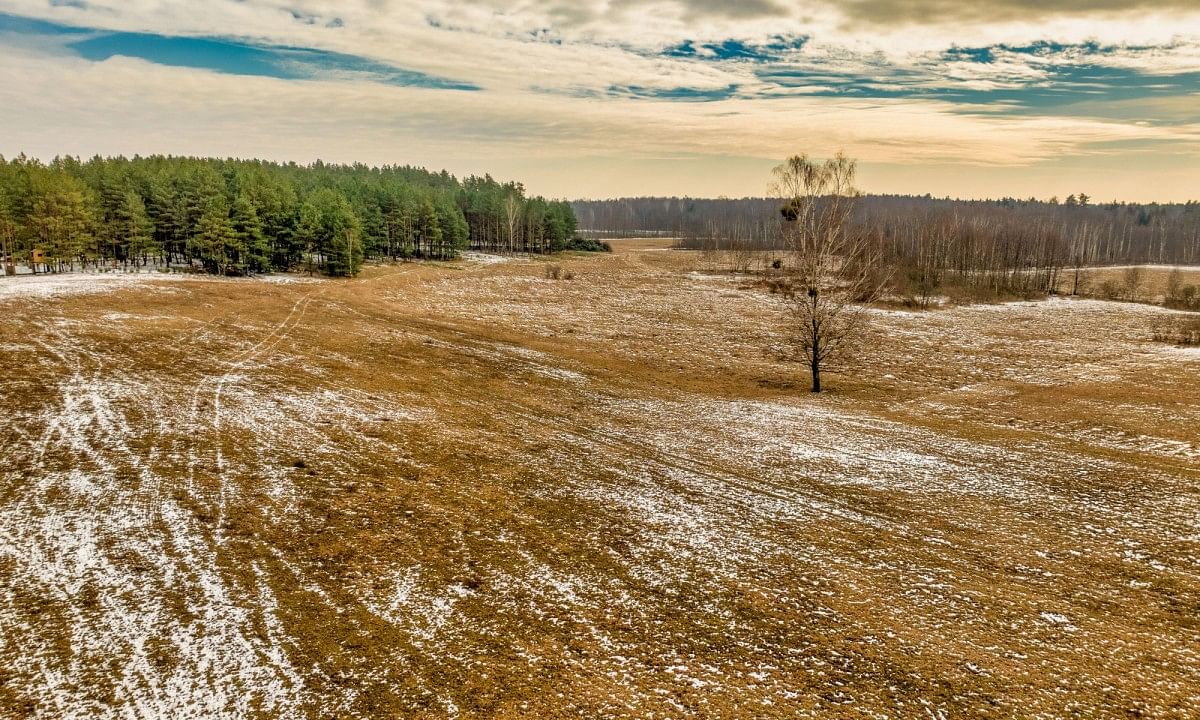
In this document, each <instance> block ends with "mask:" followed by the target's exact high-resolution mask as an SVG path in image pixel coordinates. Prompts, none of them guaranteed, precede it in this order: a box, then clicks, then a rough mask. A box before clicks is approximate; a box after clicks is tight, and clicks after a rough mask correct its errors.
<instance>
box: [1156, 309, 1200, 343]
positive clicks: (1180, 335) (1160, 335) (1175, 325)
mask: <svg viewBox="0 0 1200 720" xmlns="http://www.w3.org/2000/svg"><path fill="white" fill-rule="evenodd" d="M1153 337H1154V339H1155V340H1156V341H1158V342H1165V343H1171V344H1172V345H1200V315H1185V316H1183V317H1173V318H1170V319H1167V320H1162V321H1160V322H1159V323H1158V324H1156V325H1155V326H1154V328H1153Z"/></svg>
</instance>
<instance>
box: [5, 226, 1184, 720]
mask: <svg viewBox="0 0 1200 720" xmlns="http://www.w3.org/2000/svg"><path fill="white" fill-rule="evenodd" d="M669 244H670V241H668V240H640V241H615V242H614V249H615V252H614V253H613V254H612V255H607V254H605V255H590V256H567V257H557V258H555V259H554V260H553V262H554V263H557V264H560V265H561V270H562V272H558V271H557V270H556V271H555V272H548V271H547V268H546V262H545V261H542V260H526V259H506V260H505V261H502V262H496V261H494V258H493V257H492V256H486V255H472V256H469V257H468V258H467V259H466V260H465V261H459V262H453V263H450V262H447V263H409V264H397V265H386V266H367V267H365V268H364V270H363V272H362V274H361V275H360V277H358V278H356V279H343V280H329V279H321V278H294V277H289V276H284V277H283V278H264V279H255V278H219V277H205V276H177V277H176V276H172V277H156V276H153V275H145V276H115V277H112V278H104V279H101V278H91V277H88V276H71V277H70V278H67V277H58V278H44V279H35V280H33V281H28V280H27V279H26V278H10V279H8V280H0V308H2V309H3V312H4V313H5V315H6V316H7V317H8V318H9V319H10V321H9V322H7V323H4V324H3V325H0V359H2V360H3V368H4V374H3V376H2V377H0V407H2V408H3V417H4V422H3V423H0V716H3V717H35V718H110V717H111V718H118V717H146V716H170V717H175V718H180V719H184V718H214V717H237V718H258V717H261V718H329V717H346V718H350V717H360V718H365V717H430V718H432V717H483V716H486V717H571V718H575V717H594V718H646V717H702V718H722V717H764V718H770V717H778V718H795V717H989V716H995V717H1011V716H1014V715H1020V716H1024V717H1046V718H1049V717H1064V716H1072V715H1075V714H1078V715H1081V716H1087V717H1130V716H1141V717H1163V718H1173V717H1178V718H1182V717H1195V716H1196V715H1198V714H1200V624H1198V623H1197V617H1198V609H1200V559H1198V558H1200V551H1198V544H1200V494H1198V490H1197V487H1198V484H1197V481H1198V480H1200V433H1198V432H1197V428H1198V427H1200V383H1198V382H1196V378H1197V377H1200V352H1197V351H1196V350H1195V349H1181V348H1176V347H1173V346H1171V345H1169V344H1165V343H1160V342H1156V341H1154V340H1153V338H1152V336H1151V327H1152V326H1154V324H1155V323H1156V322H1158V321H1160V320H1161V319H1162V318H1164V317H1166V316H1168V315H1170V314H1172V313H1173V312H1175V311H1171V310H1165V309H1162V308H1159V307H1154V306H1150V305H1141V304H1134V303H1122V302H1106V301H1101V300H1072V299H1051V300H1047V301H1040V302H1017V303H1008V304H997V305H973V306H963V307H948V308H944V309H938V310H933V311H928V312H909V311H905V310H895V309H873V310H871V311H870V312H871V314H872V315H873V316H874V318H873V320H874V322H873V323H872V331H871V335H870V336H869V338H868V339H867V342H866V348H867V349H866V351H865V352H862V353H857V354H854V355H852V356H847V361H848V362H853V363H855V365H854V366H850V367H846V366H843V367H830V368H828V369H827V370H826V373H827V374H826V376H825V383H826V390H827V392H826V393H824V394H822V395H812V394H810V393H809V392H807V390H808V388H807V378H806V376H805V368H804V366H802V365H800V364H798V363H793V362H783V361H782V360H781V359H780V357H779V354H780V352H781V351H782V345H783V342H784V340H783V337H782V334H781V333H782V331H783V327H782V325H783V323H784V322H785V318H786V310H785V308H784V301H783V300H782V299H781V297H780V296H778V295H775V294H772V293H770V292H768V291H767V290H766V289H765V288H763V287H760V286H756V285H754V284H752V283H747V282H745V281H744V280H743V279H741V278H738V277H736V276H730V275H727V274H722V273H718V272H713V268H711V267H708V266H706V264H705V262H706V261H705V257H704V256H703V255H702V254H700V253H696V252H690V251H675V250H667V249H666V248H667V247H668V245H669ZM556 277H557V278H558V279H555V278H556ZM567 278H570V279H567ZM281 280H282V281H281ZM1195 281H1196V277H1195V275H1194V274H1193V276H1192V278H1191V279H1190V280H1189V282H1191V283H1195Z"/></svg>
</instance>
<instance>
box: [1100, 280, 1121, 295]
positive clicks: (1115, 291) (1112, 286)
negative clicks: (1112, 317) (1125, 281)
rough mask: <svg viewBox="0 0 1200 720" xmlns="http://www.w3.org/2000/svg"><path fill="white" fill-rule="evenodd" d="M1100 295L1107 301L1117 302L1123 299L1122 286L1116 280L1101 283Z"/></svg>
mask: <svg viewBox="0 0 1200 720" xmlns="http://www.w3.org/2000/svg"><path fill="white" fill-rule="evenodd" d="M1099 293H1100V297H1102V298H1104V299H1105V300H1116V299H1117V298H1119V297H1121V284H1120V283H1118V282H1117V281H1116V280H1105V281H1104V282H1102V283H1100V288H1099Z"/></svg>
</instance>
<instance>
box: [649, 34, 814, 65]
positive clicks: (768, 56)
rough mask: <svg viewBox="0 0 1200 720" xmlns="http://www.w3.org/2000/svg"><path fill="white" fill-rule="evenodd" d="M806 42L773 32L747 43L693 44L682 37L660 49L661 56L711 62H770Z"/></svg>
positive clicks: (740, 41)
mask: <svg viewBox="0 0 1200 720" xmlns="http://www.w3.org/2000/svg"><path fill="white" fill-rule="evenodd" d="M807 42H808V38H807V37H789V36H783V35H777V36H775V37H773V38H771V39H770V40H768V41H767V42H765V43H751V42H745V41H742V40H722V41H721V42H710V43H697V42H695V41H693V40H685V41H684V42H682V43H680V44H678V45H674V46H672V47H668V48H667V49H666V50H663V51H662V56H663V57H669V58H685V59H693V60H709V61H712V62H722V61H729V60H743V61H750V62H771V61H778V60H782V59H783V58H784V57H785V56H786V55H787V54H788V53H790V52H795V51H797V50H800V49H801V48H803V47H804V44H805V43H807Z"/></svg>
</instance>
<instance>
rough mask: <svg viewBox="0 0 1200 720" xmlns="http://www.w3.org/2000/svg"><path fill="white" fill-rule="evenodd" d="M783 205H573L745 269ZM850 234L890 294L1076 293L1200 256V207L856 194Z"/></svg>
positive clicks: (778, 222)
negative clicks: (1102, 271)
mask: <svg viewBox="0 0 1200 720" xmlns="http://www.w3.org/2000/svg"><path fill="white" fill-rule="evenodd" d="M780 206H781V201H780V200H778V199H774V198H746V199H740V200H724V199H722V200H695V199H690V198H629V199H621V200H611V201H584V202H577V203H575V205H574V207H575V212H576V214H577V215H578V217H579V218H580V222H581V225H582V228H583V232H584V233H585V234H591V235H595V236H607V237H613V236H623V235H629V236H669V237H673V238H676V239H677V243H678V246H679V247H682V248H688V249H696V250H710V251H712V250H721V251H726V252H728V253H729V257H731V258H732V259H733V267H734V269H735V270H744V269H747V268H748V266H749V264H750V263H752V262H755V261H756V260H761V258H756V255H760V254H761V253H756V252H755V251H758V250H781V249H782V245H781V238H782V236H783V232H782V229H783V222H784V219H783V216H782V215H781V214H780ZM847 231H848V232H850V233H852V234H854V235H856V236H859V237H863V238H865V239H866V240H867V241H868V242H869V243H870V246H871V248H872V255H873V257H875V258H876V259H877V261H878V265H879V268H880V272H881V273H882V274H884V275H886V276H887V277H888V278H889V280H888V282H889V283H890V284H891V286H892V290H894V291H895V292H897V293H899V294H902V295H905V296H906V297H912V298H915V299H916V301H917V302H918V303H920V304H925V303H927V302H928V301H929V298H930V297H931V296H932V295H933V294H935V293H936V292H938V291H939V290H941V289H943V288H944V287H946V286H947V285H956V286H960V287H969V288H972V289H974V290H978V291H979V292H980V294H995V295H1003V294H1034V293H1041V292H1056V291H1059V290H1061V289H1062V288H1063V287H1064V286H1065V287H1066V288H1067V289H1068V290H1069V291H1070V292H1078V291H1079V290H1080V279H1081V277H1082V276H1083V273H1082V269H1083V268H1086V267H1089V266H1096V265H1124V264H1139V263H1159V264H1181V265H1193V264H1200V203H1197V202H1189V203H1186V204H1167V205H1161V204H1148V205H1142V204H1129V203H1109V204H1103V205H1093V204H1091V200H1090V198H1088V197H1087V195H1085V194H1080V195H1078V196H1076V195H1072V196H1070V197H1068V198H1067V200H1066V201H1065V202H1061V203H1060V202H1058V201H1057V200H1052V201H1048V202H1040V201H1038V200H1035V199H1030V200H1016V199H1011V198H1006V199H1002V200H995V201H962V200H948V199H936V198H932V197H928V196H925V197H909V196H864V197H860V198H858V199H857V201H856V202H855V206H854V210H853V212H852V214H851V216H850V218H849V224H848V227H847Z"/></svg>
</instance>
